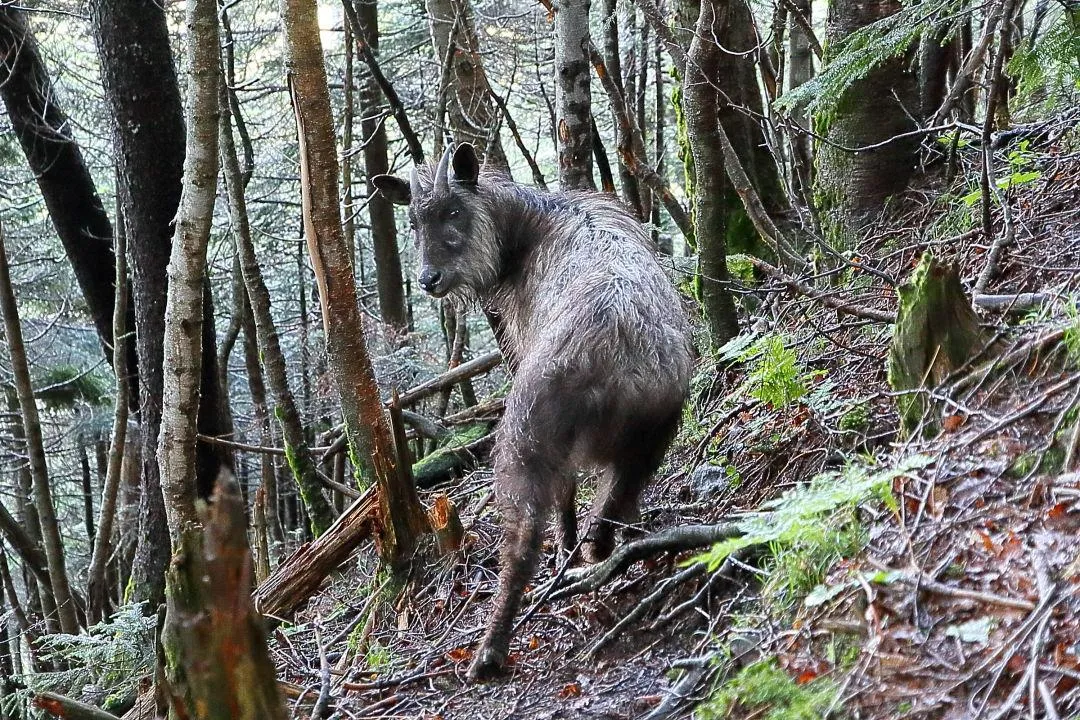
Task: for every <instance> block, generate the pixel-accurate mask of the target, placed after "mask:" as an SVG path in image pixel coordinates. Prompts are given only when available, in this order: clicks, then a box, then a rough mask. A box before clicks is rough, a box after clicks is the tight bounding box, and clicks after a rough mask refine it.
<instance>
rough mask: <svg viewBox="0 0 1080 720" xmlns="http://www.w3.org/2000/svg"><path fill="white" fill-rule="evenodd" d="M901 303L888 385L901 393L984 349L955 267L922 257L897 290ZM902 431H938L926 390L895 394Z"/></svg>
mask: <svg viewBox="0 0 1080 720" xmlns="http://www.w3.org/2000/svg"><path fill="white" fill-rule="evenodd" d="M899 294H900V307H899V310H898V311H897V314H896V325H895V326H894V327H893V338H892V344H891V345H890V347H889V386H890V387H891V388H892V389H893V390H896V391H898V392H902V393H903V391H909V390H919V389H922V388H933V387H936V386H937V385H939V384H940V383H941V382H942V381H943V380H944V379H945V378H946V377H947V376H948V375H949V374H950V373H952V372H953V371H954V370H956V369H957V368H959V367H961V366H962V365H964V364H965V363H966V362H968V360H970V359H971V358H972V356H974V355H975V353H977V352H978V351H979V350H981V349H982V347H983V342H984V339H983V333H982V330H981V329H980V328H979V318H978V316H976V315H975V311H974V310H973V309H972V307H971V301H970V300H968V297H967V295H966V294H965V293H964V288H963V287H962V286H961V284H960V276H959V275H958V274H957V272H956V268H954V267H952V266H946V265H942V264H941V263H938V262H937V261H936V260H935V259H934V258H933V256H932V255H931V254H929V253H927V254H925V255H923V257H922V260H920V261H919V265H918V267H916V268H915V271H914V272H913V273H912V274H911V277H910V278H909V280H908V282H907V283H905V284H904V285H902V286H901V287H900V288H899ZM896 404H897V408H898V410H899V411H900V427H901V431H902V432H903V433H904V434H905V435H908V436H910V435H911V434H912V433H914V432H915V431H916V430H917V429H918V428H919V427H920V426H921V427H922V428H923V434H924V435H927V436H928V435H932V434H934V433H936V432H937V430H938V428H939V423H938V421H937V420H936V418H935V417H934V416H935V413H933V412H932V410H933V409H934V407H933V403H931V402H930V401H929V399H928V397H927V396H926V394H925V393H921V392H911V393H904V394H901V395H897V397H896Z"/></svg>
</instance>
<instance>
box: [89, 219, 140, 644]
mask: <svg viewBox="0 0 1080 720" xmlns="http://www.w3.org/2000/svg"><path fill="white" fill-rule="evenodd" d="M118 230H119V232H117V233H116V256H115V257H116V270H115V273H114V277H115V278H116V282H115V285H116V300H115V302H114V303H113V332H115V333H116V340H115V341H114V342H113V368H114V369H115V370H116V399H115V401H114V409H113V429H112V441H111V442H110V444H109V452H108V464H107V465H106V469H105V487H104V489H103V490H102V492H101V509H100V510H99V515H98V527H97V536H96V537H95V538H94V545H93V552H92V553H91V555H90V567H89V569H88V570H87V572H86V601H87V621H88V623H89V624H90V625H93V624H94V623H97V622H100V621H101V620H104V619H105V617H106V616H107V615H108V613H109V612H110V610H111V609H112V604H111V602H110V597H109V583H108V578H107V575H106V565H107V563H108V560H109V555H110V554H111V552H112V547H111V543H112V535H113V522H114V521H115V519H116V499H117V496H118V495H119V491H120V480H121V477H122V473H121V469H122V466H123V460H124V447H125V445H126V443H127V423H128V399H129V397H130V396H131V386H130V384H129V383H128V374H127V355H126V354H125V353H124V352H121V351H118V350H117V348H122V347H123V346H124V343H123V341H122V340H121V338H123V337H125V336H126V335H127V315H126V313H127V308H128V306H129V303H128V283H127V235H126V233H125V232H124V230H123V227H120V228H118Z"/></svg>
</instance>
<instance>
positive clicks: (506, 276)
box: [493, 183, 556, 286]
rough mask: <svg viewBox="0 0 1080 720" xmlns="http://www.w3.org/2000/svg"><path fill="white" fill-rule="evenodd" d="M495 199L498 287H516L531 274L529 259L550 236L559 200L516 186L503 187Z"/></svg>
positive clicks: (500, 187) (546, 194)
mask: <svg viewBox="0 0 1080 720" xmlns="http://www.w3.org/2000/svg"><path fill="white" fill-rule="evenodd" d="M493 196H494V199H495V203H494V208H493V209H494V212H495V216H496V223H495V228H496V233H497V235H498V239H499V247H500V251H501V253H500V254H501V258H500V260H501V263H500V265H501V267H500V272H499V285H500V286H505V285H506V284H507V283H513V284H517V283H519V282H520V281H522V280H523V279H524V278H523V277H522V275H523V274H527V273H528V272H529V268H530V266H531V263H530V256H531V255H532V254H533V253H534V252H535V251H536V249H537V247H538V246H539V245H540V244H542V243H543V242H544V241H545V240H546V239H547V238H548V237H549V236H550V235H551V227H550V225H551V217H552V211H553V210H554V209H555V204H556V200H555V198H554V196H552V195H550V194H548V193H545V192H543V191H540V190H536V189H534V188H531V187H526V186H524V185H517V184H516V183H505V184H501V183H500V184H499V185H498V187H497V189H496V191H495V192H494V193H493Z"/></svg>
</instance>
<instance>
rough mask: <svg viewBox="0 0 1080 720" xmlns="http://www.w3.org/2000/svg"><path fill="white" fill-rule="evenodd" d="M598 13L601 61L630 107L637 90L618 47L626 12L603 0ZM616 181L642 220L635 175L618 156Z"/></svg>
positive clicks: (630, 71) (607, 0) (611, 2)
mask: <svg viewBox="0 0 1080 720" xmlns="http://www.w3.org/2000/svg"><path fill="white" fill-rule="evenodd" d="M601 13H602V14H603V19H602V22H603V26H604V62H605V64H607V69H608V72H609V73H610V74H611V78H612V80H614V81H615V84H616V86H617V87H618V88H619V91H620V92H621V93H622V94H623V97H624V98H626V102H627V106H628V107H633V106H634V105H633V103H634V100H635V96H636V94H637V93H635V92H634V86H633V83H631V84H629V85H628V84H627V83H626V81H625V79H624V77H623V67H622V53H621V51H620V48H619V30H620V27H619V25H620V24H621V23H620V21H622V23H625V18H620V15H625V13H620V12H619V4H618V0H603V1H602V3H601ZM631 42H632V41H631ZM633 47H634V46H633V45H632V44H631V45H630V49H629V50H628V51H627V53H628V55H630V57H631V62H630V67H629V68H628V71H629V73H630V75H629V77H631V78H632V77H633V75H632V74H633V72H634V69H635V68H634V63H633V57H632V53H633ZM627 88H630V92H627ZM619 184H620V185H621V186H622V195H623V200H625V201H626V204H627V205H629V206H630V208H631V209H632V210H633V211H634V213H635V214H636V215H637V217H638V219H639V220H644V219H645V211H644V209H643V208H642V207H641V193H640V191H639V190H638V183H637V178H636V177H634V174H633V173H632V172H630V170H629V168H627V167H626V164H625V163H623V162H622V161H621V160H620V161H619Z"/></svg>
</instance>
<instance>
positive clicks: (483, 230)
mask: <svg viewBox="0 0 1080 720" xmlns="http://www.w3.org/2000/svg"><path fill="white" fill-rule="evenodd" d="M479 180H480V161H479V160H478V159H477V157H476V150H475V149H474V148H473V146H472V145H469V144H468V143H462V144H461V145H458V146H457V147H455V146H453V145H451V146H450V147H448V148H447V149H446V152H445V153H443V156H442V159H441V160H439V163H438V165H436V166H434V168H432V166H431V165H426V166H422V167H417V168H414V169H413V171H412V174H411V176H410V178H409V181H408V182H406V181H405V180H402V179H401V178H398V177H394V176H393V175H377V176H376V177H373V178H372V179H371V182H372V184H373V185H374V186H375V187H376V188H378V189H379V191H380V192H382V194H383V195H385V196H386V197H387V198H388V199H389V200H390V201H391V202H393V203H396V204H398V205H408V206H409V225H410V227H411V228H412V234H413V243H414V245H415V247H416V251H417V259H418V261H419V271H418V274H417V280H418V281H419V283H420V286H421V287H422V288H424V290H426V291H427V292H428V293H430V294H431V295H433V296H435V297H443V296H445V295H447V294H449V293H451V292H454V291H458V290H462V291H466V290H470V289H471V290H482V289H483V288H485V287H487V286H489V285H491V284H492V283H493V282H494V281H495V276H496V274H497V262H498V250H497V247H496V246H495V242H496V241H495V230H494V226H493V221H492V216H491V212H490V211H489V209H488V207H489V206H488V203H487V202H485V199H484V197H483V191H482V188H481V186H480V184H479Z"/></svg>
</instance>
